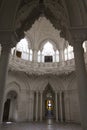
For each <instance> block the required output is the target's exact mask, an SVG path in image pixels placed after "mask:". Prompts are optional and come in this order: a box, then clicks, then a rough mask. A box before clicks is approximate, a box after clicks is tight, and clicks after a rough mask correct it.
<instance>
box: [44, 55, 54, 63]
mask: <svg viewBox="0 0 87 130" xmlns="http://www.w3.org/2000/svg"><path fill="white" fill-rule="evenodd" d="M44 61H45V62H53V57H52V56H45V59H44Z"/></svg>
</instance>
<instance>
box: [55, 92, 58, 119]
mask: <svg viewBox="0 0 87 130" xmlns="http://www.w3.org/2000/svg"><path fill="white" fill-rule="evenodd" d="M57 96H58V95H57V92H56V93H55V105H56V121H58V97H57Z"/></svg>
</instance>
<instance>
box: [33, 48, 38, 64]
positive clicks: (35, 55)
mask: <svg viewBox="0 0 87 130" xmlns="http://www.w3.org/2000/svg"><path fill="white" fill-rule="evenodd" d="M33 62H37V50H33Z"/></svg>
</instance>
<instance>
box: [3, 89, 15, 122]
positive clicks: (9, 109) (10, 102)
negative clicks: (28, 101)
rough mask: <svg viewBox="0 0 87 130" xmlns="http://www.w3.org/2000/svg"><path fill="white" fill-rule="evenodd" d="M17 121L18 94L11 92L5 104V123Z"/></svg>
mask: <svg viewBox="0 0 87 130" xmlns="http://www.w3.org/2000/svg"><path fill="white" fill-rule="evenodd" d="M16 119H17V93H16V92H14V91H10V92H9V93H8V94H7V99H6V101H5V103H4V111H3V118H2V120H3V122H9V121H10V122H12V121H15V120H16Z"/></svg>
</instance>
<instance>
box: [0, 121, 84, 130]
mask: <svg viewBox="0 0 87 130" xmlns="http://www.w3.org/2000/svg"><path fill="white" fill-rule="evenodd" d="M0 130H82V129H81V126H80V125H78V124H58V123H53V124H48V123H46V122H45V123H12V124H6V123H3V124H2V125H0Z"/></svg>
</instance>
